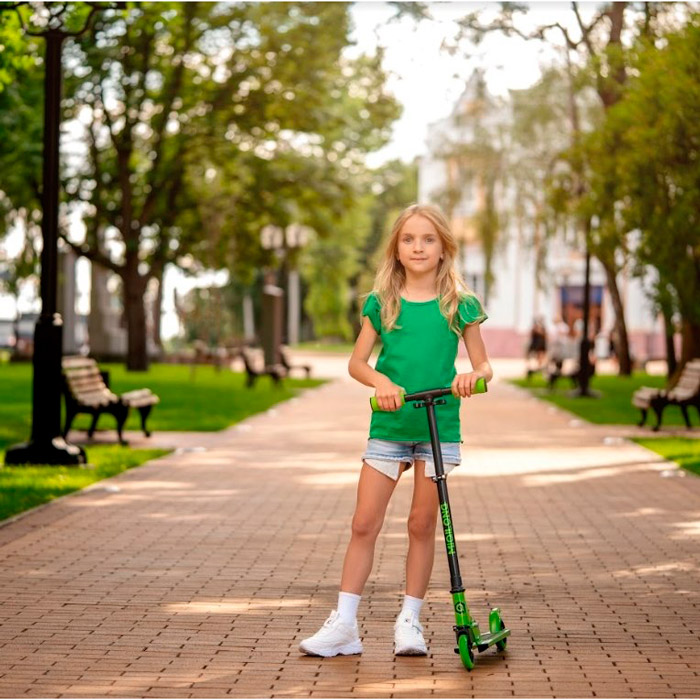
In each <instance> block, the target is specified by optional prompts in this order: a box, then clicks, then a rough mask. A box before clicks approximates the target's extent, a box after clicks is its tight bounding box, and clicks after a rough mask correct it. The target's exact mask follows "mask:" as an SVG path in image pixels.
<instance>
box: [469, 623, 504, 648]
mask: <svg viewBox="0 0 700 700" xmlns="http://www.w3.org/2000/svg"><path fill="white" fill-rule="evenodd" d="M509 636H510V630H509V629H508V628H507V627H506V628H504V629H502V630H499V631H498V632H487V633H486V634H482V635H481V638H480V639H479V644H478V645H476V648H477V649H478V650H479V651H486V649H488V648H489V647H490V646H493V645H494V644H495V643H496V642H500V641H501V640H502V639H505V638H506V637H509Z"/></svg>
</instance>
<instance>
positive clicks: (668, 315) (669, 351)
mask: <svg viewBox="0 0 700 700" xmlns="http://www.w3.org/2000/svg"><path fill="white" fill-rule="evenodd" d="M661 315H662V316H663V319H664V340H665V342H666V377H667V379H668V381H669V382H670V381H671V377H672V376H673V375H674V374H675V373H676V369H677V368H678V360H677V359H676V346H675V344H674V342H673V336H674V335H675V328H674V327H673V307H672V306H671V305H670V304H668V303H664V302H663V301H662V303H661Z"/></svg>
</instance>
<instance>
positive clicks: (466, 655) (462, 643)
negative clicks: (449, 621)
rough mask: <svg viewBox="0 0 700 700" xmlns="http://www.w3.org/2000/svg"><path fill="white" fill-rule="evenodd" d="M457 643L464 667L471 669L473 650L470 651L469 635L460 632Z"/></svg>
mask: <svg viewBox="0 0 700 700" xmlns="http://www.w3.org/2000/svg"><path fill="white" fill-rule="evenodd" d="M457 645H458V646H459V656H460V658H461V659H462V663H463V664H464V668H466V669H467V671H471V670H472V669H473V668H474V652H473V651H472V645H471V644H470V640H469V636H468V635H466V634H460V635H459V639H458V640H457Z"/></svg>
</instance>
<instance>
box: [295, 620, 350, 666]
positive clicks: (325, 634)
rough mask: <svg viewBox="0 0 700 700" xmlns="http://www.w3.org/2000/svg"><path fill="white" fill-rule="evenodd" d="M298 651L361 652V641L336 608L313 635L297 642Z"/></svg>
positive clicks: (323, 652) (325, 654)
mask: <svg viewBox="0 0 700 700" xmlns="http://www.w3.org/2000/svg"><path fill="white" fill-rule="evenodd" d="M299 651H301V652H303V653H304V654H310V655H311V656H336V655H338V654H361V653H362V642H361V641H360V635H359V633H358V631H357V622H355V624H354V625H353V626H351V625H348V624H347V623H345V622H343V621H342V620H341V619H340V616H339V615H338V611H337V610H333V612H332V613H331V614H330V617H329V618H328V619H327V620H326V621H325V622H324V623H323V627H321V629H320V630H319V631H318V632H316V634H315V635H314V636H313V637H309V638H308V639H304V640H303V641H302V642H301V643H300V644H299Z"/></svg>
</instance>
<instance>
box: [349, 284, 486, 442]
mask: <svg viewBox="0 0 700 700" xmlns="http://www.w3.org/2000/svg"><path fill="white" fill-rule="evenodd" d="M380 308H381V307H380V303H379V299H378V298H377V295H376V293H375V292H372V294H370V296H368V297H367V300H366V301H365V304H364V306H363V307H362V315H363V316H367V317H369V319H370V321H371V322H372V326H374V329H375V330H376V331H377V333H378V334H379V335H380V336H381V339H382V343H383V346H382V351H381V353H380V354H379V359H378V360H377V365H376V367H375V369H376V370H377V372H381V373H382V374H385V375H386V376H387V377H389V379H391V381H392V382H394V384H398V385H399V386H402V387H404V388H405V389H406V391H407V392H408V393H409V394H410V393H413V392H416V391H425V390H426V389H436V388H438V387H440V388H442V387H445V388H447V387H449V386H450V385H451V384H452V380H453V379H454V378H455V376H456V375H457V370H456V368H455V359H456V357H457V347H458V344H459V338H458V337H457V335H456V333H455V332H454V331H451V330H450V329H449V327H448V323H447V319H446V318H445V317H444V316H443V315H442V313H440V305H439V300H438V299H437V298H435V299H432V300H430V301H407V300H406V299H403V298H402V299H401V312H400V313H399V317H398V319H397V321H396V324H397V326H400V328H396V327H395V328H394V330H392V331H391V332H387V331H386V330H385V329H384V327H383V326H382V324H381V317H380ZM487 318H488V317H487V315H486V313H484V309H483V307H482V306H481V303H480V302H479V300H478V299H477V298H476V297H475V296H473V295H465V296H464V297H463V299H462V301H461V302H460V304H459V330H460V333H461V332H463V331H464V326H465V325H466V324H468V323H469V324H471V323H483V322H484V321H485V320H486V319H487ZM444 398H445V400H446V401H447V403H446V404H444V405H440V406H436V407H435V415H436V417H437V423H438V432H439V435H440V441H441V442H460V441H461V433H460V427H459V406H460V400H459V399H458V398H456V397H454V396H452V395H450V396H445V397H444ZM369 436H370V438H380V439H382V440H401V441H410V442H429V441H430V433H429V431H428V419H427V417H426V415H425V409H421V410H418V409H416V408H415V407H414V404H413V403H408V404H404V405H403V406H402V407H401V408H400V409H399V410H398V411H374V412H373V413H372V423H371V425H370V431H369Z"/></svg>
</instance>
